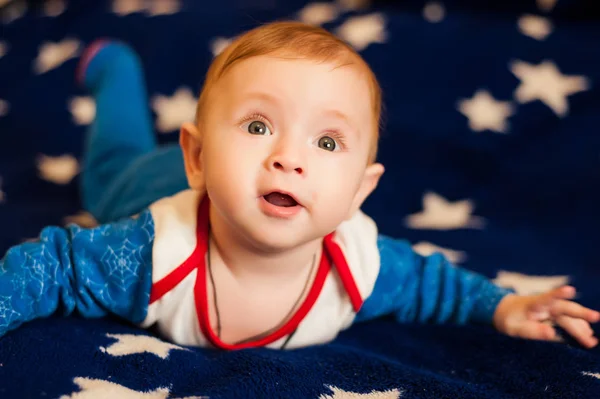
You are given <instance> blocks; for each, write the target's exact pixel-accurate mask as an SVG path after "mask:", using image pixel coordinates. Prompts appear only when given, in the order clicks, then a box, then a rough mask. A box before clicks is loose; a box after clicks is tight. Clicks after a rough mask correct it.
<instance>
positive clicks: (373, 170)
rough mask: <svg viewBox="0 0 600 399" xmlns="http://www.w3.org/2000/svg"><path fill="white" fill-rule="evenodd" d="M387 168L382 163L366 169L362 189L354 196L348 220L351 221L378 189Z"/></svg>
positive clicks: (361, 184)
mask: <svg viewBox="0 0 600 399" xmlns="http://www.w3.org/2000/svg"><path fill="white" fill-rule="evenodd" d="M384 171H385V168H384V167H383V165H382V164H380V163H373V164H371V165H369V166H367V168H366V169H365V173H364V175H363V178H362V181H361V183H360V187H359V188H358V191H357V192H356V195H355V196H354V200H353V201H352V206H351V207H350V212H349V213H348V217H347V219H351V218H352V216H354V214H355V213H356V211H358V210H359V209H360V207H361V206H362V204H363V202H365V200H366V199H367V197H368V196H369V195H371V193H372V192H373V190H375V188H377V184H378V183H379V179H380V178H381V176H382V175H383V172H384Z"/></svg>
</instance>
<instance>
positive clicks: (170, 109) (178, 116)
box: [152, 87, 196, 133]
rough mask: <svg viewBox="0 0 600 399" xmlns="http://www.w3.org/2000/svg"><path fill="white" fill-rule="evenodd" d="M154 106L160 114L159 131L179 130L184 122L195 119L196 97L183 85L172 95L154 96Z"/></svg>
mask: <svg viewBox="0 0 600 399" xmlns="http://www.w3.org/2000/svg"><path fill="white" fill-rule="evenodd" d="M152 108H153V109H154V111H156V113H157V114H158V121H157V123H156V125H157V129H158V131H159V132H161V133H169V132H172V131H174V130H178V129H179V128H180V127H181V124H182V123H184V122H188V121H192V120H193V119H194V115H195V114H196V99H195V98H194V96H193V95H192V91H191V90H190V89H188V88H185V87H181V88H179V89H178V90H177V91H176V92H175V94H173V96H171V97H167V96H161V95H157V96H154V98H153V99H152Z"/></svg>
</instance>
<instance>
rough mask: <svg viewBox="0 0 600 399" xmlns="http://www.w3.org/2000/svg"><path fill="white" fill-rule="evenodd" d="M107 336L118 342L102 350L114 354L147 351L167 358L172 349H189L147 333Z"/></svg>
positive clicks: (121, 354) (132, 353)
mask: <svg viewBox="0 0 600 399" xmlns="http://www.w3.org/2000/svg"><path fill="white" fill-rule="evenodd" d="M106 336H107V337H109V338H114V339H116V340H117V342H115V343H114V344H111V345H110V346H109V347H107V348H103V347H101V348H100V350H101V351H102V352H105V353H108V354H109V355H112V356H126V355H135V354H137V353H144V352H146V353H151V354H153V355H156V356H158V357H160V358H161V359H166V358H167V357H169V353H170V352H171V351H172V350H182V351H188V349H186V348H182V347H181V346H177V345H173V344H170V343H168V342H164V341H161V340H159V339H156V338H154V337H150V336H147V335H132V334H106Z"/></svg>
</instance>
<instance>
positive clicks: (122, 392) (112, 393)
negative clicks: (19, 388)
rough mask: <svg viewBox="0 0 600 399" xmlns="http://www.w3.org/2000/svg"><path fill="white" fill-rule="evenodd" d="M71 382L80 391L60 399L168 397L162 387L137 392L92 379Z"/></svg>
mask: <svg viewBox="0 0 600 399" xmlns="http://www.w3.org/2000/svg"><path fill="white" fill-rule="evenodd" d="M73 382H74V383H75V384H76V385H77V386H78V387H79V389H80V390H79V391H78V392H73V393H72V394H70V395H63V396H61V397H60V399H98V398H119V399H166V398H167V397H169V389H168V388H164V387H160V388H156V389H155V390H152V391H146V392H139V391H134V390H133V389H129V388H127V387H125V386H123V385H120V384H117V383H114V382H111V381H106V380H100V379H94V378H85V377H75V378H74V379H73ZM173 399H175V398H173ZM180 399H207V397H205V396H188V397H186V398H180Z"/></svg>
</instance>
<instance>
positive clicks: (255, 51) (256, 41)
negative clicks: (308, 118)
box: [196, 21, 382, 163]
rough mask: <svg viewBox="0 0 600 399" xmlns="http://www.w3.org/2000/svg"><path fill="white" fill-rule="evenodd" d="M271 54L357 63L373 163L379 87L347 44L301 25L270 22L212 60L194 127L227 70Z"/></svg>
mask: <svg viewBox="0 0 600 399" xmlns="http://www.w3.org/2000/svg"><path fill="white" fill-rule="evenodd" d="M273 53H277V54H281V55H283V56H291V57H295V58H306V59H310V60H315V61H318V62H331V61H335V62H338V63H340V66H345V65H352V64H358V66H359V67H360V68H361V69H362V70H363V71H364V72H365V73H366V77H367V80H368V83H369V88H370V91H371V104H372V107H373V116H374V129H373V139H372V140H371V146H370V149H369V163H373V162H375V159H376V157H377V144H378V143H377V142H378V139H379V129H380V119H381V106H382V105H381V88H380V86H379V83H378V81H377V78H376V77H375V74H374V73H373V71H372V70H371V68H370V67H369V65H368V64H367V63H366V62H365V61H364V60H363V58H362V57H361V56H360V55H359V54H358V53H357V52H356V51H355V50H354V49H353V48H352V47H351V46H350V45H349V44H347V43H346V42H344V41H342V40H341V39H339V38H337V37H336V36H335V35H333V34H332V33H330V32H328V31H327V30H325V29H323V28H320V27H316V26H312V25H308V24H304V23H301V22H295V21H284V22H272V23H269V24H266V25H262V26H259V27H257V28H254V29H252V30H250V31H248V32H246V33H244V34H243V35H241V36H239V37H238V38H236V39H235V40H234V41H233V42H232V43H231V44H230V45H229V46H227V48H225V50H223V52H221V53H220V54H219V55H218V56H217V57H215V59H214V60H213V62H212V64H211V65H210V67H209V69H208V72H207V74H206V78H205V80H204V85H203V87H202V91H201V92H200V98H199V99H198V105H197V108H196V124H198V123H199V121H200V120H201V119H202V113H203V110H204V109H205V107H206V103H207V98H208V96H209V94H210V91H211V89H212V87H213V86H214V85H215V83H216V82H217V81H218V80H219V79H220V78H221V77H222V76H223V74H224V73H225V72H226V71H227V70H228V69H229V68H231V67H232V66H233V65H234V64H236V63H238V62H241V61H243V60H245V59H248V58H250V57H256V56H261V55H268V54H273Z"/></svg>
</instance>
